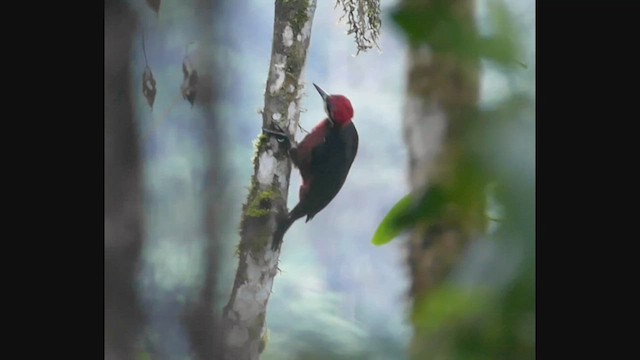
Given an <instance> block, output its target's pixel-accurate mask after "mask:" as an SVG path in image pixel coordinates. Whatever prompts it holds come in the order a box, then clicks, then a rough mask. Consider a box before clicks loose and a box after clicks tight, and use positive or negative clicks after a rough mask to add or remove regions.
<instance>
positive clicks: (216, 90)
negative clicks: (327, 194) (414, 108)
mask: <svg viewBox="0 0 640 360" xmlns="http://www.w3.org/2000/svg"><path fill="white" fill-rule="evenodd" d="M112 3H115V2H112ZM112 3H109V2H107V6H106V8H105V9H107V11H106V13H105V17H106V18H105V59H107V61H106V62H108V61H109V60H108V58H109V57H118V61H124V62H126V69H127V70H128V71H129V72H130V76H129V77H119V78H117V81H119V82H124V83H125V85H126V89H121V90H122V91H123V92H122V93H120V96H121V97H120V98H117V99H116V98H114V99H115V100H113V102H112V103H110V102H109V100H108V99H107V98H108V97H109V95H108V94H107V93H109V92H115V91H120V90H116V89H115V88H109V80H107V79H108V78H109V77H110V76H111V77H112V78H113V76H115V75H113V74H111V73H109V71H108V69H105V104H106V105H107V106H108V105H109V104H113V105H114V106H122V105H123V104H127V105H128V106H129V109H130V115H131V119H133V122H132V126H133V128H130V129H129V130H130V133H132V134H135V135H134V136H135V139H134V140H132V141H133V144H135V145H134V147H133V148H132V149H130V153H131V154H133V153H135V152H137V153H138V155H137V156H138V157H139V159H137V166H138V167H137V169H138V170H137V171H139V172H138V173H136V172H129V171H130V170H127V169H130V168H129V167H127V168H126V169H124V170H123V169H120V171H122V172H123V174H128V175H129V176H131V174H137V175H135V178H134V180H135V179H137V180H139V182H140V189H139V190H140V194H141V197H140V198H139V199H138V200H139V202H140V207H139V208H136V209H137V211H138V214H139V216H140V218H139V220H140V224H141V226H140V229H138V230H137V231H139V241H137V242H136V241H135V240H132V243H135V244H137V247H135V246H133V247H127V248H126V249H125V248H119V249H120V250H118V251H121V252H117V251H115V250H113V249H116V247H112V246H111V245H110V244H109V242H110V241H112V240H111V239H113V238H112V237H110V236H114V238H115V236H116V235H112V233H107V231H105V259H107V258H108V257H109V256H112V257H113V259H115V260H113V261H114V262H113V264H115V265H114V266H119V265H118V263H117V261H118V260H117V259H123V257H122V254H124V253H127V254H131V253H133V254H139V260H138V261H135V259H132V260H131V261H130V262H129V263H132V264H134V263H135V265H132V267H131V268H130V269H128V270H127V269H124V268H122V267H120V269H121V271H125V270H126V271H129V272H130V273H131V274H134V276H133V277H132V279H133V280H132V283H131V286H130V287H129V288H125V289H121V288H118V287H117V286H115V285H113V284H115V283H116V282H115V280H113V281H112V279H116V278H118V276H124V275H122V274H120V273H112V272H111V271H110V270H109V269H106V270H105V281H106V282H105V298H108V297H109V296H112V297H113V298H114V299H120V300H121V301H123V299H129V298H130V299H137V300H136V301H137V302H138V303H139V307H138V308H136V309H134V310H131V311H132V313H131V314H133V315H131V316H129V315H127V316H123V320H121V322H118V323H117V324H115V320H110V319H108V317H110V316H114V318H115V317H117V315H114V314H115V313H120V314H125V313H126V312H125V310H123V309H126V308H127V306H126V305H123V306H122V307H118V306H115V307H109V304H106V305H105V330H106V332H107V334H106V336H108V335H109V333H110V332H111V331H113V332H116V333H120V334H122V329H126V328H127V327H128V326H129V325H131V326H134V327H135V328H136V329H137V330H136V332H135V333H136V334H138V335H139V336H137V337H136V339H137V340H135V341H133V342H132V343H131V344H130V346H132V348H133V349H134V350H132V352H133V353H135V354H136V359H155V358H159V359H164V358H167V359H189V358H199V357H198V355H197V354H198V353H199V351H201V350H198V349H196V348H197V347H198V345H194V343H193V341H192V340H190V339H191V338H192V337H193V334H192V329H191V328H190V327H189V320H188V319H189V317H187V320H186V321H185V320H184V319H185V315H184V314H185V313H189V314H197V313H198V306H197V305H194V304H198V303H202V302H203V301H205V302H206V303H207V304H212V306H214V307H215V308H216V309H217V310H218V311H221V310H222V307H223V306H224V305H225V304H226V303H227V301H228V298H229V295H230V293H231V289H232V286H233V280H234V276H235V271H236V267H237V256H236V247H237V244H238V242H239V234H238V226H239V223H240V215H241V209H242V204H243V202H244V201H245V199H246V196H247V193H248V186H249V182H250V178H251V174H252V172H253V165H252V162H251V159H252V157H253V153H254V146H253V141H254V140H255V139H256V137H257V136H258V135H259V134H260V128H261V121H262V117H261V115H260V114H259V113H258V111H259V110H260V108H262V106H263V105H264V91H265V85H266V79H267V72H268V68H269V62H270V56H271V41H272V30H273V16H274V4H273V1H263V0H236V1H219V2H217V4H216V5H215V8H206V7H205V8H204V9H203V8H202V7H199V4H200V3H202V2H198V1H195V0H164V1H162V3H161V4H160V10H159V11H158V12H154V11H153V10H152V9H151V8H150V6H149V3H152V2H147V1H142V0H140V1H134V0H129V1H121V4H120V5H117V6H116V5H113V4H112ZM158 3H159V1H158ZM505 4H506V5H507V7H508V8H509V10H510V11H511V14H512V20H513V22H514V24H516V25H517V34H518V39H517V40H518V42H519V44H520V46H521V47H522V50H523V51H522V53H521V58H520V59H519V60H520V61H521V62H523V63H525V64H526V65H527V68H526V69H520V70H519V71H516V72H510V73H506V72H505V71H504V70H503V69H502V68H501V67H500V66H496V65H494V64H492V63H491V62H484V61H483V62H482V72H481V86H480V89H481V106H482V107H486V108H495V107H496V106H498V105H497V104H501V103H502V102H504V101H506V100H508V99H509V98H510V96H512V95H513V94H518V95H520V96H525V97H526V98H527V99H529V101H530V102H529V106H528V107H527V108H526V109H525V110H522V109H520V110H519V111H520V112H519V113H518V114H520V115H519V116H520V117H522V118H523V120H522V121H520V122H519V123H518V124H519V125H516V126H508V127H505V128H502V129H501V130H500V131H502V135H501V136H502V138H503V139H508V140H505V144H504V146H505V147H504V148H513V147H520V148H524V150H523V152H518V151H515V152H514V153H512V154H510V155H511V157H509V156H507V158H506V159H504V162H503V164H504V167H501V168H500V169H501V170H500V171H502V172H507V175H509V174H508V172H509V169H510V168H511V169H513V167H512V165H513V164H521V166H518V169H520V170H518V173H517V174H513V176H514V177H517V178H514V181H521V180H522V179H524V181H525V182H526V183H527V184H529V183H530V182H533V178H534V174H535V166H534V162H532V160H533V159H534V150H535V145H534V144H535V131H534V130H535V113H534V111H533V106H532V105H531V104H532V102H531V101H533V99H534V97H535V3H534V1H533V0H506V1H505ZM111 5H113V6H112V7H111V8H109V6H111ZM397 6H398V1H382V3H381V8H382V16H383V17H382V21H383V25H382V31H381V37H380V39H379V41H378V43H379V46H380V50H378V49H375V48H374V49H372V50H370V51H368V52H364V53H360V54H358V55H357V56H355V54H356V46H355V43H354V40H353V37H352V36H351V35H347V34H346V31H347V25H346V24H345V21H344V20H343V21H340V20H339V19H340V16H341V15H342V10H341V8H340V7H338V8H334V2H333V1H328V2H327V1H318V4H317V8H316V12H315V17H314V20H313V28H312V33H311V44H310V47H309V52H308V58H307V63H306V70H305V72H304V75H303V76H304V81H305V83H306V89H307V90H306V92H307V94H306V95H305V96H304V97H303V100H302V107H303V108H304V110H303V111H304V112H303V113H302V114H301V117H300V125H301V126H302V127H303V128H304V129H306V130H311V128H313V126H314V125H315V124H316V123H317V122H318V121H320V120H321V119H323V118H324V116H325V115H324V111H323V107H322V102H321V99H320V97H319V96H318V95H317V94H316V93H315V91H314V90H313V88H312V87H311V86H310V85H311V83H312V82H315V83H316V84H318V85H320V86H321V87H323V88H324V89H325V90H326V91H327V92H329V93H334V94H343V95H345V96H347V97H349V99H350V100H351V102H352V104H353V106H354V109H355V117H354V123H355V124H356V127H357V128H358V132H359V134H360V148H359V151H358V156H357V158H356V160H355V163H354V165H353V167H352V170H351V172H350V174H349V177H348V179H347V181H346V184H345V185H344V187H343V189H342V190H341V192H340V193H339V195H338V196H337V197H336V198H335V199H334V200H333V201H332V203H331V204H330V205H329V206H328V207H327V208H326V209H325V210H323V211H322V212H320V213H319V214H318V215H317V216H316V217H315V218H314V219H313V221H311V222H309V223H306V224H305V223H304V222H303V221H298V222H296V223H295V224H294V225H293V226H292V228H291V230H290V231H289V233H288V234H287V236H286V238H285V242H284V244H283V249H282V253H281V258H280V265H279V267H280V269H281V270H282V271H281V273H280V274H278V275H277V276H276V278H275V283H274V286H273V294H272V295H271V297H270V301H269V306H268V315H267V319H266V324H267V327H268V345H267V347H266V349H265V351H264V352H263V354H262V358H263V359H273V360H275V359H279V360H280V359H311V358H317V359H325V358H333V359H408V358H409V355H408V352H407V349H408V346H409V344H410V342H411V338H412V336H413V326H412V323H411V298H410V296H409V287H410V277H409V272H408V271H409V270H408V267H407V256H408V254H407V247H406V246H405V243H404V238H403V237H400V238H398V239H396V240H394V241H392V242H390V243H389V244H387V245H385V246H380V247H377V246H374V245H372V244H371V239H372V237H373V235H374V233H375V232H376V229H377V228H378V225H379V224H380V222H381V221H382V219H383V218H384V217H385V215H386V214H387V213H388V212H389V210H390V209H391V208H392V207H393V206H394V205H395V204H396V202H398V200H399V199H400V198H402V197H403V196H404V195H406V194H407V193H408V192H409V183H408V175H407V174H408V164H409V163H408V158H407V146H406V144H405V140H404V134H403V124H402V116H403V111H404V104H405V94H406V82H407V67H408V61H407V50H408V48H407V47H408V45H407V43H406V37H405V34H404V33H403V31H402V29H400V28H399V27H398V26H396V25H395V24H394V22H393V21H392V20H391V18H390V13H391V12H392V11H393V9H394V8H395V7H397ZM116 8H117V11H116V10H114V11H111V10H110V9H116ZM476 9H477V10H476V14H477V15H476V17H477V20H478V27H479V29H480V32H481V33H482V31H488V29H489V27H490V25H489V20H488V18H489V17H490V14H489V9H490V7H489V6H488V2H487V1H485V0H478V1H477V5H476ZM207 10H208V11H209V12H210V13H208V14H207V13H206V11H207ZM125 15H126V16H125ZM109 16H112V17H113V18H111V19H109V18H108V17H109ZM199 17H200V18H202V17H204V18H205V20H207V19H208V20H209V23H210V26H207V21H205V20H202V21H195V20H194V19H198V18H199ZM127 21H129V22H127ZM123 24H124V25H123ZM203 24H204V25H203ZM110 26H112V27H110ZM123 26H124V27H125V28H127V29H128V32H126V34H127V36H129V37H130V47H126V50H127V51H122V50H119V49H118V48H116V47H115V45H112V44H115V43H116V39H115V38H114V40H113V41H110V40H109V39H107V38H109V36H111V35H109V34H110V31H111V32H115V31H116V30H115V29H118V28H121V27H123ZM122 34H125V32H124V31H123V32H122V33H121V36H124V35H122ZM114 36H115V35H114ZM143 37H144V51H143ZM118 39H122V38H121V37H120V38H118ZM110 46H112V47H111V48H110ZM145 53H146V57H145ZM185 57H187V58H188V59H189V61H190V62H191V63H193V64H194V65H195V68H196V69H199V70H200V73H201V74H203V75H204V76H203V77H201V79H200V80H201V81H203V80H202V79H205V80H204V81H210V82H211V84H212V85H211V86H212V88H213V89H212V90H211V91H210V94H208V95H207V94H204V95H203V94H199V96H200V97H199V98H197V100H196V103H195V104H194V105H193V106H192V105H191V104H190V103H189V102H187V101H186V100H184V99H183V98H182V96H181V94H180V84H182V81H183V73H182V70H181V67H182V63H183V60H184V58H185ZM114 61H115V60H114ZM107 65H108V64H106V65H105V66H107ZM147 65H148V67H149V68H150V69H151V70H152V72H153V76H154V79H155V81H156V83H157V94H156V96H155V100H154V103H153V107H152V108H151V107H150V106H149V103H148V101H147V99H146V98H145V97H144V96H143V94H142V91H141V80H142V74H143V72H144V69H145V66H147ZM206 68H211V69H215V70H214V71H213V72H212V73H211V74H209V76H208V77H207V72H206V70H203V69H206ZM110 74H111V75H110ZM121 75H122V74H121ZM122 76H123V75H122ZM113 81H116V80H113ZM120 85H121V86H122V84H120ZM113 86H115V85H113ZM127 91H128V92H127ZM126 94H128V95H129V98H128V99H124V100H123V96H124V95H126ZM114 96H115V95H114ZM203 99H205V100H203ZM205 101H210V102H209V103H206V102H205ZM203 104H205V105H206V106H205V105H203ZM107 106H106V107H107ZM107 112H108V110H106V117H108V116H112V115H113V116H122V115H118V114H115V113H113V112H112V113H109V114H107ZM211 119H215V120H216V121H215V124H214V125H212V124H211ZM107 120H108V119H107ZM109 129H110V128H109V125H105V131H106V132H108V131H109ZM117 134H122V133H121V132H118V133H117ZM105 136H107V135H105ZM303 136H304V133H302V132H301V131H298V135H297V138H298V140H300V139H301V138H302V137H303ZM105 139H106V138H105ZM212 139H215V143H214V144H211V143H210V142H211V140H212ZM107 142H108V141H107V140H105V148H107V147H108V146H112V147H113V148H117V147H119V146H120V144H119V143H114V144H112V145H109V144H107ZM523 142H524V143H523ZM504 148H501V149H504ZM507 155H508V154H507ZM105 156H109V155H108V154H106V155H105ZM114 156H115V155H114ZM121 156H122V158H123V159H124V158H127V159H131V157H127V155H121ZM505 156H506V155H505ZM518 156H521V157H518ZM114 159H115V158H114ZM113 161H114V162H111V160H109V161H107V160H106V161H105V179H107V178H108V177H109V176H110V174H115V173H116V172H117V169H118V165H117V164H116V162H115V161H117V160H113ZM523 161H524V162H525V163H524V165H522V164H523ZM132 166H133V165H132ZM501 166H502V165H501ZM106 181H107V183H108V179H107V180H106ZM107 183H106V185H105V186H108V184H107ZM299 186H300V177H299V174H298V173H297V172H295V171H294V172H292V176H291V183H290V188H289V189H290V191H289V199H288V203H289V207H290V208H291V207H292V206H294V205H295V204H296V203H297V201H298V194H297V189H298V187H299ZM527 186H529V185H527ZM527 189H528V190H527V191H529V190H530V191H533V190H532V189H529V188H527ZM109 196H110V193H108V191H105V202H108V201H111V200H107V197H109ZM122 196H123V197H122V199H125V198H127V197H126V196H124V195H122ZM117 199H118V198H114V200H113V201H114V202H116V201H117ZM122 201H124V200H122ZM122 201H121V202H122ZM211 202H213V204H214V205H211ZM107 206H108V204H105V223H106V224H107V223H108V222H109V221H111V220H109V219H110V218H109V219H107V218H108V217H109V214H112V212H110V211H111V210H110V209H107ZM111 206H113V207H114V208H113V209H114V210H113V213H116V212H119V211H121V209H120V208H117V207H118V205H117V204H115V203H114V205H111ZM212 206H213V207H212ZM116 208H117V209H118V210H115V209H116ZM114 216H115V215H114ZM114 221H115V220H114ZM109 224H110V223H109ZM211 238H215V239H216V240H215V242H212V240H211ZM122 249H124V250H122ZM111 250H113V251H111ZM110 251H111V252H110ZM478 251H479V253H481V254H485V257H487V259H493V258H492V257H491V256H492V255H491V254H492V253H491V250H486V249H480V250H478ZM496 254H497V253H496ZM211 255H213V256H214V257H215V261H213V260H211ZM494 255H495V254H494ZM495 256H496V257H499V256H497V255H495ZM134 257H135V256H134ZM471 257H472V258H474V259H476V258H477V256H476V257H473V256H471ZM481 257H482V256H480V258H481ZM478 261H479V262H480V263H482V260H478ZM105 264H106V265H105V267H107V266H110V264H112V262H110V260H109V259H107V261H106V263H105ZM478 266H482V265H478ZM505 266H506V265H505ZM514 266H516V267H517V265H514ZM505 269H507V270H504V271H505V272H509V271H513V272H514V273H515V270H509V269H510V268H508V266H507V267H506V268H505ZM471 272H474V269H471ZM211 276H214V278H212V277H211ZM203 293H207V294H209V293H210V296H209V295H202V294H203ZM131 301H134V300H131ZM107 302H108V301H107ZM205 308H206V307H205ZM193 316H196V317H197V315H193ZM119 321H120V320H119ZM127 321H133V323H131V324H129V323H128V322H127ZM134 323H135V324H134ZM114 324H115V325H114ZM212 331H213V330H212ZM203 333H204V334H207V332H206V331H204V332H203ZM109 346H110V343H106V344H105V354H107V358H109V356H112V358H114V359H117V358H123V357H119V356H125V355H117V354H116V353H110V350H109V349H107V348H108V347H109ZM114 346H116V345H114ZM209 351H213V350H211V349H210V350H209Z"/></svg>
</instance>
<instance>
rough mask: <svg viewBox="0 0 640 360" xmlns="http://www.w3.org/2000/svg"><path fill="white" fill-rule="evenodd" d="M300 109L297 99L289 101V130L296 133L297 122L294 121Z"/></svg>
mask: <svg viewBox="0 0 640 360" xmlns="http://www.w3.org/2000/svg"><path fill="white" fill-rule="evenodd" d="M297 111H298V106H297V105H296V102H295V101H292V102H290V103H289V107H288V108H287V120H289V132H290V133H292V134H295V130H296V125H297V123H296V122H295V121H294V119H295V117H296V112H297Z"/></svg>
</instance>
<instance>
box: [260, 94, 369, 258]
mask: <svg viewBox="0 0 640 360" xmlns="http://www.w3.org/2000/svg"><path fill="white" fill-rule="evenodd" d="M313 86H315V88H316V90H318V93H319V94H320V96H321V97H322V100H323V102H324V110H325V112H326V113H327V118H326V119H324V120H322V121H321V122H320V123H318V124H317V125H316V126H315V127H314V128H313V130H311V132H310V133H309V134H307V136H305V138H304V139H303V140H302V141H301V142H300V143H299V144H297V145H295V143H294V141H292V140H290V139H289V138H288V137H287V136H286V134H284V133H278V132H274V131H271V130H266V129H265V131H266V132H269V133H273V134H277V135H284V137H285V140H286V141H287V143H288V144H289V149H288V152H289V157H290V158H291V161H292V163H293V165H294V166H295V167H297V168H298V170H300V175H301V176H302V185H301V186H300V191H299V198H300V201H299V202H298V204H297V205H296V206H295V207H294V208H293V209H292V210H291V211H290V212H289V213H288V214H287V216H286V218H284V219H281V220H280V221H279V222H278V225H277V228H276V231H275V233H274V235H273V243H272V245H271V247H272V249H273V250H277V249H278V248H280V245H281V244H282V238H283V237H284V234H285V232H286V231H287V230H288V229H289V227H290V226H291V225H292V224H293V223H294V222H295V221H296V220H298V219H299V218H301V217H304V216H306V217H307V219H306V220H305V223H306V222H308V221H309V220H311V219H313V217H314V216H315V215H316V214H317V213H318V212H320V211H321V210H322V209H324V208H325V207H326V206H327V205H328V204H329V203H330V202H331V200H333V198H334V197H335V196H336V195H337V194H338V192H339V191H340V189H341V188H342V185H343V184H344V182H345V180H346V179H347V175H348V174H349V170H350V169H351V164H353V160H354V159H355V157H356V153H357V151H358V132H357V131H356V127H355V125H354V124H353V122H352V118H353V108H352V107H351V102H350V101H349V99H347V98H346V97H345V96H343V95H329V94H327V93H326V92H325V91H324V90H322V89H321V88H320V87H319V86H318V85H316V84H313Z"/></svg>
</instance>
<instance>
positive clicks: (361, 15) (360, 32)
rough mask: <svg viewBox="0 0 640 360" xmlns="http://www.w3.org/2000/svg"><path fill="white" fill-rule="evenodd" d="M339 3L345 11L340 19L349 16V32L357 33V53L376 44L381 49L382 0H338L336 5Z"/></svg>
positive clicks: (349, 33)
mask: <svg viewBox="0 0 640 360" xmlns="http://www.w3.org/2000/svg"><path fill="white" fill-rule="evenodd" d="M338 5H342V9H343V11H344V14H343V15H342V16H341V17H340V20H342V19H344V18H345V17H346V18H347V25H349V31H347V34H348V35H351V34H355V40H356V46H357V48H358V52H357V53H356V55H357V54H359V53H360V51H367V50H369V49H371V48H372V47H374V46H375V47H376V48H377V49H378V50H379V49H380V47H379V46H378V36H380V27H381V26H382V19H381V18H380V0H336V5H335V7H338Z"/></svg>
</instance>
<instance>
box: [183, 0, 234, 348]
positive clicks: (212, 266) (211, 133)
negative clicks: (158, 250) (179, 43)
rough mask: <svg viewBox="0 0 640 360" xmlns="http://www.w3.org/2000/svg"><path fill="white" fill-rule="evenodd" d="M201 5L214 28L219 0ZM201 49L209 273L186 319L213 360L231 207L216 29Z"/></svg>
mask: <svg viewBox="0 0 640 360" xmlns="http://www.w3.org/2000/svg"><path fill="white" fill-rule="evenodd" d="M195 6H196V8H197V9H198V16H197V17H196V20H197V21H198V22H199V23H200V26H201V28H202V29H212V28H213V24H214V23H215V21H219V20H220V19H219V15H217V16H216V15H214V14H219V9H220V8H221V7H222V6H221V1H219V0H198V1H196V3H195ZM201 36H202V37H201V39H202V40H201V44H200V52H201V54H202V55H201V56H200V58H199V59H198V60H199V61H198V62H197V63H198V67H199V68H198V69H197V70H199V74H200V75H199V76H200V80H199V81H198V86H197V94H198V95H197V96H198V97H197V102H198V105H199V106H200V108H201V110H202V111H203V113H204V117H205V118H206V119H207V120H208V121H206V122H205V127H204V134H205V139H206V141H205V143H204V146H205V148H206V152H207V154H208V159H209V160H208V163H207V173H206V177H205V186H204V189H203V190H204V191H203V201H204V204H205V209H206V210H205V212H204V214H203V216H204V221H203V223H204V226H205V234H206V238H205V239H206V242H207V243H206V245H205V249H206V250H205V252H206V257H205V262H206V265H205V274H204V285H203V287H202V290H201V291H200V293H198V294H197V295H196V297H195V298H194V299H193V302H191V303H190V307H189V308H187V309H186V311H185V314H184V322H185V324H186V327H187V329H188V330H187V331H188V332H189V339H190V342H191V346H192V349H193V352H194V355H196V359H200V360H211V359H220V358H222V336H221V330H220V327H221V326H220V323H221V322H220V315H219V314H218V313H217V311H216V309H215V308H216V306H215V302H214V293H215V288H216V273H217V270H218V263H219V260H220V259H219V258H218V257H219V254H220V251H219V244H220V242H219V241H218V239H219V238H220V232H219V224H220V221H219V218H220V215H219V214H220V213H221V211H224V210H223V209H224V208H225V207H227V204H225V203H224V202H223V201H220V200H219V199H220V198H221V197H222V194H221V192H222V190H221V189H222V185H221V183H222V180H221V178H222V176H221V174H223V173H224V171H225V170H226V169H224V167H223V159H222V154H223V152H222V149H221V148H220V145H219V144H220V139H219V134H220V133H221V132H222V129H221V128H222V126H221V124H220V122H219V118H218V117H217V116H216V114H215V112H214V111H213V106H214V104H215V103H216V100H217V94H218V91H216V90H218V89H214V87H215V85H214V84H217V83H218V82H216V81H215V80H214V79H217V78H219V76H218V75H219V74H221V69H218V68H216V67H215V65H214V63H213V57H214V56H215V54H214V53H213V48H212V46H211V45H212V44H213V41H214V40H213V38H214V36H213V32H212V31H206V32H204V33H203V34H202V35H201Z"/></svg>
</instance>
